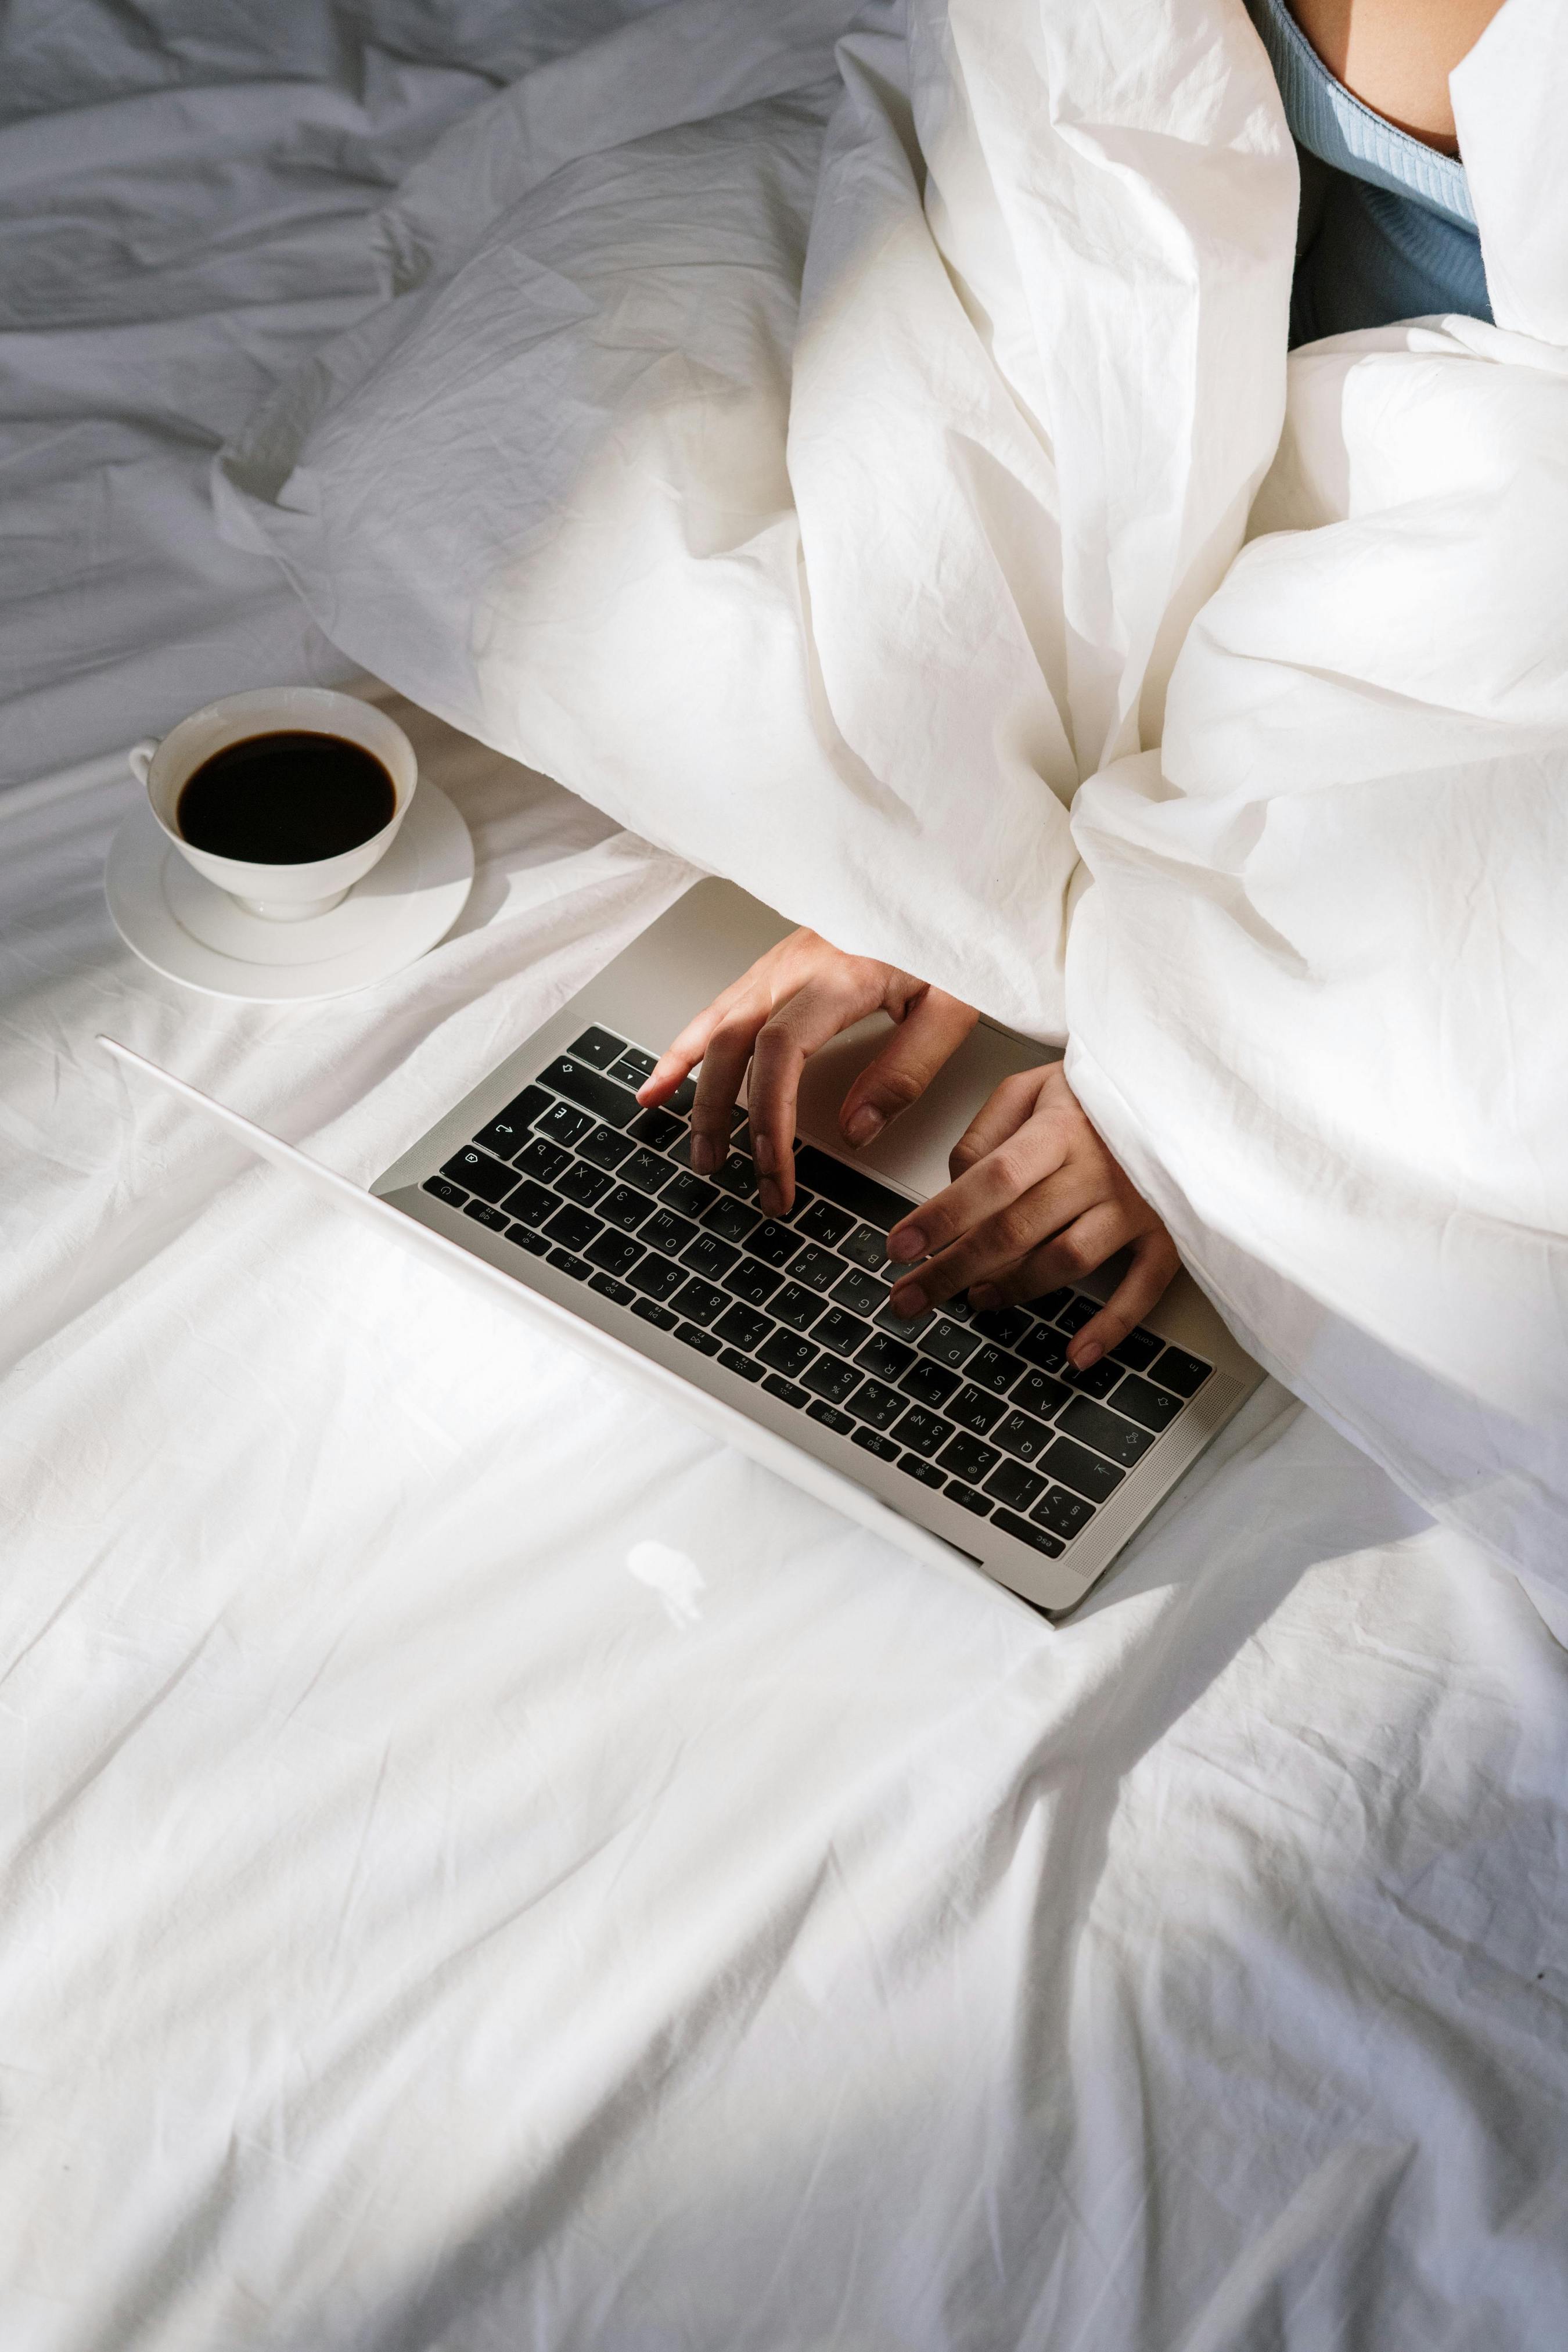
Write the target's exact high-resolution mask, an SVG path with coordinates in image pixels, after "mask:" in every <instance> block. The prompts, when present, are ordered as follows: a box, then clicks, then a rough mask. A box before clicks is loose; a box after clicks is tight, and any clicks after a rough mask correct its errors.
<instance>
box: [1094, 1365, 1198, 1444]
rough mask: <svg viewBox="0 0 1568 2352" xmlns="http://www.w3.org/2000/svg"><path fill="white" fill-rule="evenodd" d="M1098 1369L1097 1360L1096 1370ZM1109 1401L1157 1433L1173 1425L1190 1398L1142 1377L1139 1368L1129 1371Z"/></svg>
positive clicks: (1118, 1409) (1120, 1410)
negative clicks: (1159, 1386)
mask: <svg viewBox="0 0 1568 2352" xmlns="http://www.w3.org/2000/svg"><path fill="white" fill-rule="evenodd" d="M1107 1361H1109V1358H1108V1359H1107ZM1099 1369H1100V1367H1099V1365H1098V1364H1097V1365H1096V1366H1095V1370H1096V1371H1098V1370H1099ZM1110 1402H1111V1403H1112V1404H1113V1405H1114V1406H1115V1407H1116V1410H1117V1412H1124V1413H1127V1414H1129V1415H1130V1416H1131V1419H1132V1420H1133V1421H1139V1422H1142V1424H1143V1426H1144V1428H1145V1429H1152V1430H1153V1431H1154V1432H1155V1433H1158V1432H1159V1431H1161V1430H1162V1429H1169V1428H1170V1426H1171V1423H1173V1421H1174V1420H1175V1418H1176V1415H1177V1414H1178V1413H1179V1412H1181V1410H1182V1408H1183V1406H1184V1404H1185V1403H1186V1402H1187V1400H1186V1398H1185V1397H1180V1396H1173V1394H1172V1392H1171V1391H1170V1390H1169V1389H1157V1388H1156V1387H1155V1386H1154V1383H1153V1381H1146V1380H1143V1379H1142V1378H1141V1377H1140V1375H1139V1374H1138V1373H1137V1372H1129V1373H1128V1374H1127V1376H1126V1378H1125V1379H1124V1380H1122V1381H1119V1382H1118V1384H1117V1386H1116V1388H1115V1390H1114V1391H1112V1394H1111V1398H1110Z"/></svg>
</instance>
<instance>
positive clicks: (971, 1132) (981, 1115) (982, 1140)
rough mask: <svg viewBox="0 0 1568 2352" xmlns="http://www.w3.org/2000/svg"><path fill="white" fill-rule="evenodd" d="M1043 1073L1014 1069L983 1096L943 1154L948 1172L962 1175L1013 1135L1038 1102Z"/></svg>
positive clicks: (1033, 1113)
mask: <svg viewBox="0 0 1568 2352" xmlns="http://www.w3.org/2000/svg"><path fill="white" fill-rule="evenodd" d="M1046 1076H1047V1073H1046V1072H1045V1071H1044V1070H1016V1071H1015V1072H1014V1074H1013V1076H1011V1077H1010V1078H1004V1079H1003V1081H1002V1083H1001V1085H1000V1086H999V1087H996V1088H995V1089H994V1092H993V1093H991V1094H990V1095H988V1096H987V1097H986V1099H985V1101H984V1103H983V1104H982V1105H981V1108H980V1109H979V1110H978V1111H977V1112H976V1113H975V1115H974V1117H973V1118H972V1119H971V1120H970V1122H969V1125H968V1126H967V1127H966V1128H965V1129H964V1130H963V1134H962V1135H961V1136H960V1137H959V1139H958V1141H957V1142H956V1143H955V1144H954V1145H953V1147H952V1150H951V1151H950V1152H949V1153H948V1155H947V1168H948V1173H949V1175H950V1176H952V1177H955V1178H956V1177H959V1176H962V1175H963V1172H964V1171H965V1170H966V1169H969V1168H973V1166H974V1163H975V1161H976V1160H984V1157H985V1155H986V1153H987V1152H988V1151H994V1150H995V1149H996V1147H997V1145H998V1144H999V1143H1005V1142H1006V1140H1007V1138H1008V1137H1009V1136H1010V1135H1016V1133H1017V1132H1018V1129H1020V1128H1021V1127H1022V1126H1023V1124H1024V1122H1025V1120H1026V1119H1028V1118H1033V1117H1034V1115H1035V1110H1036V1108H1037V1104H1038V1102H1039V1099H1040V1095H1041V1092H1042V1089H1043V1087H1044V1082H1045V1079H1046Z"/></svg>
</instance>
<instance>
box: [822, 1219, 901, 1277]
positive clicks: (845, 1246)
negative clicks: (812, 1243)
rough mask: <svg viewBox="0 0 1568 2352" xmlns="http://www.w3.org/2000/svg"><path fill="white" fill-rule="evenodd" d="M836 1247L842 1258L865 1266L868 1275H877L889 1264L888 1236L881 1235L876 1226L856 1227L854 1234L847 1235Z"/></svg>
mask: <svg viewBox="0 0 1568 2352" xmlns="http://www.w3.org/2000/svg"><path fill="white" fill-rule="evenodd" d="M834 1246H835V1248H836V1249H837V1251H838V1253H839V1255H840V1256H841V1257H847V1258H848V1259H850V1260H851V1261H852V1262H853V1264H855V1265H858V1266H864V1267H865V1269H866V1271H867V1272H868V1274H875V1273H877V1272H878V1271H879V1268H880V1267H882V1266H884V1265H886V1264H887V1262H888V1236H887V1234H879V1232H878V1231H877V1228H876V1226H875V1225H857V1226H855V1227H854V1229H853V1231H852V1232H850V1233H847V1234H845V1236H844V1238H843V1240H842V1241H840V1242H837V1243H835V1244H834Z"/></svg>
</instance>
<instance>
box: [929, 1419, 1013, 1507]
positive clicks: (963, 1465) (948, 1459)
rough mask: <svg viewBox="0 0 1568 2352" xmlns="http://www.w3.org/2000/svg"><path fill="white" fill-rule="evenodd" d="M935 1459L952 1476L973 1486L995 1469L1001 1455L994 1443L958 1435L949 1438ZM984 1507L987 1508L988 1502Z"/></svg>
mask: <svg viewBox="0 0 1568 2352" xmlns="http://www.w3.org/2000/svg"><path fill="white" fill-rule="evenodd" d="M937 1459H938V1461H939V1462H940V1463H941V1465H942V1468H943V1469H944V1470H947V1471H950V1472H951V1473H952V1475H953V1477H955V1478H962V1479H963V1480H964V1481H965V1483H966V1484H967V1485H969V1486H978V1485H979V1483H980V1481H981V1479H982V1478H984V1477H986V1476H988V1475H989V1474H990V1473H991V1472H992V1471H993V1470H994V1469H995V1467H996V1465H997V1463H998V1462H999V1461H1000V1460H1001V1459H1002V1457H1001V1455H1000V1454H998V1453H997V1451H996V1448H995V1447H994V1445H983V1444H981V1442H980V1440H979V1438H978V1437H969V1436H959V1437H954V1438H952V1439H950V1441H949V1442H948V1444H946V1445H945V1446H943V1448H942V1452H941V1454H938V1456H937ZM985 1507H986V1509H987V1510H989V1509H990V1507H991V1506H990V1504H989V1503H987V1504H986V1506H985Z"/></svg>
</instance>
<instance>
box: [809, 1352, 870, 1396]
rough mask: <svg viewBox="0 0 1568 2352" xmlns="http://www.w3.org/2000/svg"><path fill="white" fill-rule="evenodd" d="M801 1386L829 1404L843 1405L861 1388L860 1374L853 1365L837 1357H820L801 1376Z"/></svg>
mask: <svg viewBox="0 0 1568 2352" xmlns="http://www.w3.org/2000/svg"><path fill="white" fill-rule="evenodd" d="M800 1384H801V1386H802V1388H804V1389H809V1390H810V1391H811V1392H812V1394H813V1396H819V1397H825V1398H826V1401H827V1402H828V1403H829V1404H842V1403H843V1402H844V1400H845V1398H846V1397H847V1396H848V1395H849V1394H850V1393H851V1392H852V1391H854V1390H855V1389H858V1387H859V1385H860V1374H859V1373H858V1371H857V1370H856V1369H855V1367H854V1365H853V1364H846V1363H842V1362H841V1361H840V1360H839V1359H838V1358H837V1356H818V1358H817V1360H816V1363H815V1364H813V1366H812V1367H811V1370H809V1371H808V1372H803V1373H802V1374H801V1376H800Z"/></svg>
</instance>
